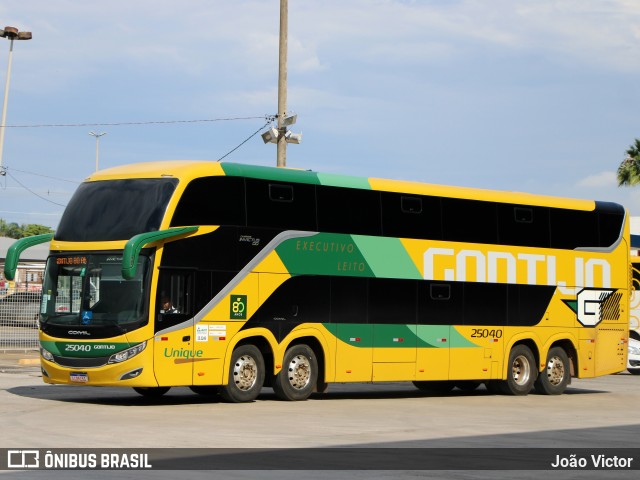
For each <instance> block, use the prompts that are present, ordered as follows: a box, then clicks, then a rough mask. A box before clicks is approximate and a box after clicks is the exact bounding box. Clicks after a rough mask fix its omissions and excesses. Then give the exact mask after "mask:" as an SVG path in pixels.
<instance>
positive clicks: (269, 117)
mask: <svg viewBox="0 0 640 480" xmlns="http://www.w3.org/2000/svg"><path fill="white" fill-rule="evenodd" d="M275 118H276V116H275V115H262V116H259V117H227V118H209V119H199V120H152V121H148V122H113V123H50V124H34V125H0V128H59V127H119V126H123V125H167V124H173V123H206V122H231V121H237V120H257V119H264V120H268V121H269V122H271V121H273V119H275Z"/></svg>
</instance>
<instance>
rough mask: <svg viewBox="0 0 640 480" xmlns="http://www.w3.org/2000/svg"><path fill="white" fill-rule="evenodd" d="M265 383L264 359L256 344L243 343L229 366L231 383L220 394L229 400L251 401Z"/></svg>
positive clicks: (238, 401) (236, 350) (234, 353)
mask: <svg viewBox="0 0 640 480" xmlns="http://www.w3.org/2000/svg"><path fill="white" fill-rule="evenodd" d="M263 383H264V359H263V358H262V353H260V350H258V348H257V347H255V346H254V345H241V346H239V347H238V348H236V349H235V350H234V351H233V354H232V356H231V365H230V366H229V383H228V384H227V385H224V386H223V387H222V389H221V391H220V395H221V396H222V398H223V399H224V400H226V401H227V402H233V403H240V402H251V401H253V400H255V399H256V397H257V396H258V394H259V393H260V390H261V389H262V384H263Z"/></svg>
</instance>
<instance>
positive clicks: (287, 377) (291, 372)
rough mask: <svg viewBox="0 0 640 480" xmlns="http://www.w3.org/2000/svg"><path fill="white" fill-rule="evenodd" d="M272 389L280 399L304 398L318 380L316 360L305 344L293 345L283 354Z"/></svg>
mask: <svg viewBox="0 0 640 480" xmlns="http://www.w3.org/2000/svg"><path fill="white" fill-rule="evenodd" d="M282 363H283V365H282V370H280V372H279V373H278V374H277V375H276V377H275V379H274V381H273V391H274V392H275V394H276V395H277V397H278V398H280V399H282V400H294V401H297V400H306V399H307V398H309V395H311V392H312V391H313V387H314V386H315V385H316V382H317V381H318V360H317V359H316V356H315V353H314V352H313V350H312V349H311V348H310V347H308V346H307V345H294V346H293V347H291V348H290V349H288V350H287V351H286V352H285V354H284V360H283V362H282Z"/></svg>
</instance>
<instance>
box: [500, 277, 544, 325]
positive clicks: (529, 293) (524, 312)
mask: <svg viewBox="0 0 640 480" xmlns="http://www.w3.org/2000/svg"><path fill="white" fill-rule="evenodd" d="M507 290H508V298H509V304H508V320H507V325H512V326H532V325H537V324H538V323H540V321H541V320H542V319H543V318H544V313H545V311H546V310H547V308H548V307H549V302H550V301H551V297H552V296H553V293H554V292H555V287H554V286H546V285H507Z"/></svg>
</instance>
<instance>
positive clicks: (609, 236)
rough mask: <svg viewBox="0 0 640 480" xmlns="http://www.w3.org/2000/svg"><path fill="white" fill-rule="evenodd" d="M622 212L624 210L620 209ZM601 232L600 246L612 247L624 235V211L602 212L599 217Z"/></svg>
mask: <svg viewBox="0 0 640 480" xmlns="http://www.w3.org/2000/svg"><path fill="white" fill-rule="evenodd" d="M620 210H622V208H620ZM598 219H599V231H600V246H601V247H610V246H611V245H613V244H614V243H615V242H616V241H618V239H619V238H620V235H621V234H622V225H623V222H624V211H619V212H616V213H608V212H606V213H605V212H601V213H600V214H599V216H598Z"/></svg>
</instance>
